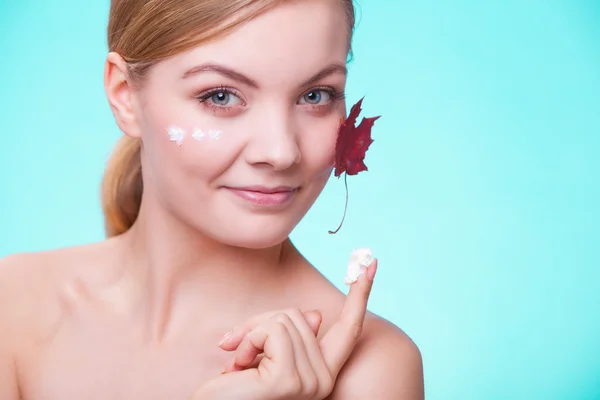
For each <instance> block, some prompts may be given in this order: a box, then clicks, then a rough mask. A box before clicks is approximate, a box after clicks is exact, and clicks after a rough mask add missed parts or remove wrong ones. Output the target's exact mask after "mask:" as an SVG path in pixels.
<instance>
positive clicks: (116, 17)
mask: <svg viewBox="0 0 600 400" xmlns="http://www.w3.org/2000/svg"><path fill="white" fill-rule="evenodd" d="M284 1H286V0H151V1H149V0H111V4H110V15H109V20H108V49H109V51H110V52H116V53H118V54H120V55H121V57H123V59H124V60H125V61H126V62H127V69H128V71H127V72H128V78H129V80H130V84H132V85H133V86H134V87H140V86H141V85H142V84H143V82H144V79H145V77H146V76H147V73H148V71H149V70H150V69H151V68H152V66H153V65H154V64H156V63H157V62H159V61H160V60H163V59H165V58H168V57H170V56H173V55H175V54H178V53H181V52H184V51H186V50H189V49H191V48H193V47H196V46H198V45H200V44H202V43H206V42H207V41H210V40H213V39H216V38H218V37H222V36H224V35H226V34H227V33H229V32H231V31H232V30H234V29H235V28H236V27H238V26H239V25H241V24H244V23H245V22H247V21H249V20H251V19H252V18H255V17H256V16H258V15H260V14H261V13H263V12H265V11H268V10H269V9H271V8H273V7H275V6H277V5H279V4H281V3H283V2H284ZM340 1H341V2H342V3H344V5H345V6H346V12H347V19H348V31H349V37H351V36H352V32H353V28H354V22H355V16H354V5H353V3H352V0H340ZM350 47H351V46H350V44H349V46H348V52H349V54H351V48H350ZM142 192H143V184H142V166H141V141H140V140H139V139H132V138H130V137H128V136H123V137H122V138H121V139H120V140H119V141H118V142H117V144H116V147H115V149H114V151H113V154H112V155H111V157H110V159H109V161H108V164H107V166H106V170H105V173H104V178H103V180H102V187H101V197H102V198H101V200H102V211H103V213H104V221H105V222H104V223H105V231H106V235H107V236H108V237H111V236H116V235H120V234H122V233H124V232H126V231H127V230H128V229H129V228H131V226H132V225H133V223H134V222H135V220H136V218H137V216H138V213H139V210H140V205H141V201H142Z"/></svg>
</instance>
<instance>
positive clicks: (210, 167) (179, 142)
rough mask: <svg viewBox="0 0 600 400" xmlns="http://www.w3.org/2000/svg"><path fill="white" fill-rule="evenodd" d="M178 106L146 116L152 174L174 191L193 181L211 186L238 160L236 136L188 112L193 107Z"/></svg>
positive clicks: (149, 163)
mask: <svg viewBox="0 0 600 400" xmlns="http://www.w3.org/2000/svg"><path fill="white" fill-rule="evenodd" d="M165 103H168V102H161V106H162V105H166V104H165ZM174 103H175V102H169V104H170V105H169V106H167V107H164V108H163V107H160V108H158V107H157V108H156V109H152V108H149V109H148V112H146V113H145V116H146V118H145V119H144V124H143V133H142V135H143V141H144V151H145V153H146V158H147V160H146V162H147V164H148V167H149V171H148V174H149V175H152V177H153V178H152V180H153V181H157V180H158V179H160V180H161V181H162V182H163V183H162V185H165V186H169V188H170V189H174V188H176V187H177V185H185V184H186V183H191V182H189V181H190V179H194V180H196V181H195V182H193V185H194V186H198V184H200V185H202V183H210V181H211V180H213V179H214V178H216V177H217V176H219V175H220V174H221V173H222V172H223V171H224V170H225V169H227V167H228V166H229V164H230V162H231V160H232V159H233V158H234V157H235V154H236V153H235V144H234V143H233V142H232V140H231V139H232V137H233V134H232V132H230V129H228V127H225V126H217V124H216V123H215V121H210V120H208V119H204V118H201V117H199V113H198V112H197V111H196V112H194V111H193V110H191V111H190V110H188V109H186V108H189V107H190V105H189V104H187V105H183V104H180V107H176V106H173V104H174ZM199 179H200V180H201V181H200V182H197V181H198V180H199ZM157 184H158V183H157Z"/></svg>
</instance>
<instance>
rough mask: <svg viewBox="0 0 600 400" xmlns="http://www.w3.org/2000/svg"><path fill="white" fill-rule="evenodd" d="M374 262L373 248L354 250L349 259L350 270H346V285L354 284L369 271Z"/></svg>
mask: <svg viewBox="0 0 600 400" xmlns="http://www.w3.org/2000/svg"><path fill="white" fill-rule="evenodd" d="M372 263H373V252H372V251H371V249H367V248H362V249H355V250H354V251H352V254H350V261H348V270H347V271H346V277H345V278H344V283H345V284H346V285H352V284H353V283H354V282H356V281H357V280H358V278H359V277H360V276H361V275H363V274H364V273H365V272H366V271H367V269H368V268H369V267H370V266H371V264H372Z"/></svg>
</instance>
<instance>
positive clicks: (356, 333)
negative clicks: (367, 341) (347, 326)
mask: <svg viewBox="0 0 600 400" xmlns="http://www.w3.org/2000/svg"><path fill="white" fill-rule="evenodd" d="M351 328H352V337H353V338H354V339H358V338H359V337H360V335H361V334H362V331H363V322H362V321H360V322H355V323H354V324H352V326H351Z"/></svg>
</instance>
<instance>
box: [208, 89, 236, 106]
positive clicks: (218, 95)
mask: <svg viewBox="0 0 600 400" xmlns="http://www.w3.org/2000/svg"><path fill="white" fill-rule="evenodd" d="M231 97H232V96H231V93H229V92H226V91H220V92H213V93H212V94H211V96H210V101H212V102H213V103H214V104H216V105H218V106H227V105H228V103H229V101H230V100H231Z"/></svg>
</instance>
